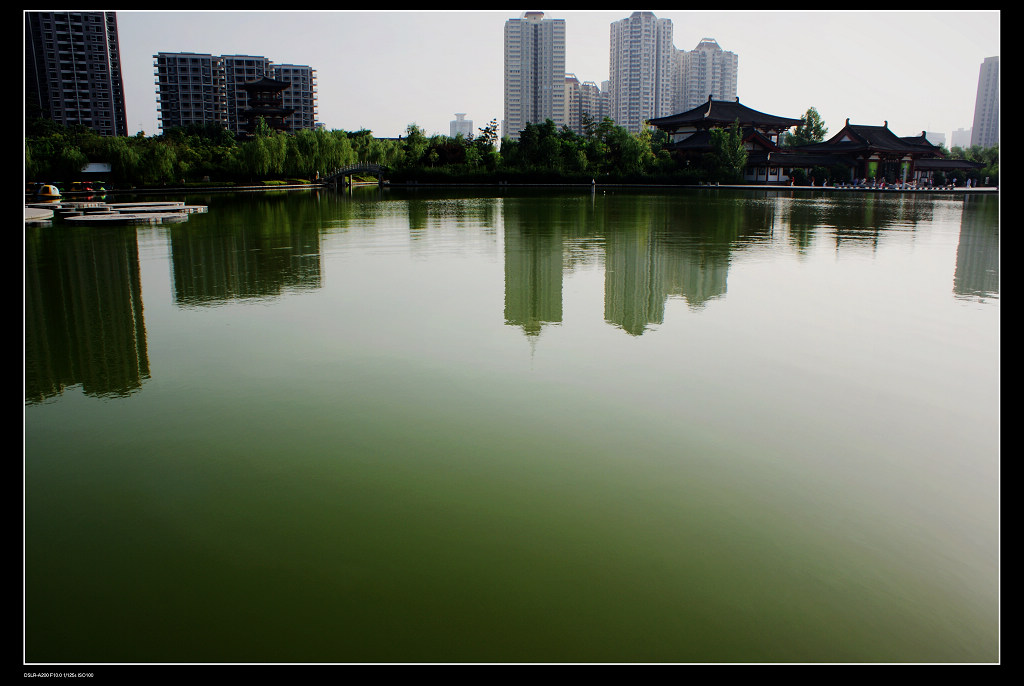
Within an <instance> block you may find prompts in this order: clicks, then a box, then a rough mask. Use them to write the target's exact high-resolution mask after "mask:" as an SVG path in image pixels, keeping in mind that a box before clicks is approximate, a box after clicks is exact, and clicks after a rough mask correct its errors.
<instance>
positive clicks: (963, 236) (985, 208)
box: [953, 195, 999, 299]
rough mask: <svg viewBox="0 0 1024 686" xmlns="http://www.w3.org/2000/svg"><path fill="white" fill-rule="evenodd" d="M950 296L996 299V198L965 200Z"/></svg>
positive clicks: (997, 294)
mask: <svg viewBox="0 0 1024 686" xmlns="http://www.w3.org/2000/svg"><path fill="white" fill-rule="evenodd" d="M953 293H954V294H955V295H956V296H957V297H961V298H978V299H984V298H997V297H999V198H998V197H995V196H988V195H985V196H968V197H965V198H964V211H963V214H962V215H961V220H960V242H959V243H958V244H957V248H956V271H955V272H954V274H953Z"/></svg>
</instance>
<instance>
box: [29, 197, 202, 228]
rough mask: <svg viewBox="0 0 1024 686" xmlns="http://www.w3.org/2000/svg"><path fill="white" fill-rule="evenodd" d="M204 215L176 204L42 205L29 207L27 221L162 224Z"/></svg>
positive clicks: (199, 207)
mask: <svg viewBox="0 0 1024 686" xmlns="http://www.w3.org/2000/svg"><path fill="white" fill-rule="evenodd" d="M202 212H206V206H205V205H186V204H185V203H183V202H173V201H172V202H136V203H128V202H124V203H105V202H95V201H82V202H76V201H60V202H40V203H26V204H25V221H44V220H45V219H49V218H52V217H53V215H54V214H55V213H56V214H58V215H60V217H61V219H63V220H64V221H67V222H75V223H84V224H162V223H176V222H183V221H186V220H187V219H188V215H190V214H195V213H202ZM44 215H45V216H44Z"/></svg>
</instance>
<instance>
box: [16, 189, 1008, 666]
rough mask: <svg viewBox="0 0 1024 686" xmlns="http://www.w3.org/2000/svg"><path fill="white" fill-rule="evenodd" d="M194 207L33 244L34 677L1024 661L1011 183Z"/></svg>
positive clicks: (32, 238) (28, 567)
mask: <svg viewBox="0 0 1024 686" xmlns="http://www.w3.org/2000/svg"><path fill="white" fill-rule="evenodd" d="M161 199H166V198H161ZM175 199H181V200H185V201H186V202H187V203H189V204H205V205H208V208H209V211H208V212H207V213H205V214H193V215H191V216H190V217H189V219H188V220H187V221H185V222H182V223H177V224H161V225H154V226H148V225H147V226H127V227H126V226H120V227H105V228H79V227H75V226H72V225H71V224H70V223H67V222H64V221H62V220H61V219H55V220H54V222H53V223H52V224H51V225H49V226H31V227H29V226H27V227H26V229H25V232H26V233H25V284H24V290H25V313H24V316H25V324H24V329H25V380H24V386H25V389H24V399H25V400H24V425H25V428H24V491H25V495H24V498H25V500H24V506H25V507H24V539H25V540H24V657H25V660H26V661H27V662H36V663H45V664H50V663H61V662H64V663H76V664H77V663H123V662H128V663H149V662H170V663H181V662H184V663H207V662H217V663H265V662H280V663H306V662H317V663H321V662H327V663H346V662H994V661H998V660H999V488H998V487H999V447H1000V446H999V410H1000V402H999V386H1000V384H999V369H1000V346H999V323H1000V317H999V271H998V266H999V210H998V205H999V203H998V201H999V199H998V197H997V196H979V197H963V196H956V195H935V196H929V195H924V194H921V195H913V194H898V193H884V194H883V193H877V194H872V193H866V194H865V193H856V192H847V193H842V192H837V193H832V194H829V193H827V192H821V193H815V192H804V193H793V192H792V191H786V190H780V191H726V190H666V191H658V192H640V191H633V192H628V191H618V190H616V191H612V190H608V191H602V190H600V189H599V190H598V191H597V192H596V193H591V192H590V191H589V190H585V191H581V192H574V191H546V192H545V191H536V192H527V191H512V190H509V191H506V192H504V193H501V194H495V193H494V192H492V191H473V190H467V191H464V192H460V193H447V192H443V191H431V190H420V191H415V192H410V191H401V190H398V189H394V190H386V191H383V192H381V191H379V190H377V189H357V191H356V192H354V193H349V194H346V193H330V192H309V191H302V192H288V193H285V192H277V193H265V194H236V195H232V194H212V195H208V196H182V197H180V198H175ZM117 200H121V199H120V198H117Z"/></svg>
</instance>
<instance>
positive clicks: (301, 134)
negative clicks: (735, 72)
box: [25, 118, 746, 187]
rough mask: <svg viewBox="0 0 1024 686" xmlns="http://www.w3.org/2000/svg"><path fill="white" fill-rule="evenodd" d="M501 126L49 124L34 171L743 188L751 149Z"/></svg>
mask: <svg viewBox="0 0 1024 686" xmlns="http://www.w3.org/2000/svg"><path fill="white" fill-rule="evenodd" d="M497 132H498V123H497V121H496V120H491V122H490V123H489V124H488V125H487V126H485V127H483V128H481V129H479V130H478V135H476V136H468V137H467V136H462V135H461V134H460V135H458V136H455V137H454V138H453V137H448V136H441V135H435V136H427V135H426V134H425V133H424V131H423V129H421V128H420V127H419V126H417V125H416V124H410V125H409V126H408V128H407V130H406V135H405V136H404V137H402V138H399V139H382V138H376V137H374V136H373V134H372V132H371V131H368V130H361V131H351V132H350V131H341V130H333V131H328V130H325V129H314V130H301V131H297V132H294V133H283V132H279V131H274V130H271V129H270V128H269V127H267V126H266V125H265V124H261V125H260V126H258V127H257V130H256V132H255V134H254V135H253V136H251V137H245V138H236V137H235V136H234V135H233V134H232V133H231V132H230V131H227V130H226V129H224V128H223V127H219V126H213V125H203V126H200V125H196V126H189V127H184V128H175V129H172V130H170V131H167V132H165V133H163V134H161V135H159V136H151V137H147V136H145V135H144V134H142V133H140V134H139V135H137V136H118V137H110V136H100V135H98V134H96V133H95V132H93V131H91V130H90V129H88V128H86V127H83V126H72V127H64V126H62V125H60V124H57V123H54V122H52V121H49V120H44V119H38V120H34V121H32V122H30V123H29V124H28V125H27V126H26V138H25V174H26V178H27V180H28V181H30V182H70V181H73V180H77V179H79V177H80V170H81V169H82V167H83V166H84V165H85V164H86V163H87V162H94V163H107V164H109V165H110V175H109V178H108V179H107V180H108V182H109V183H110V184H112V185H114V186H117V187H147V186H150V187H151V186H161V185H175V184H182V183H185V184H188V183H223V184H239V183H266V182H274V181H309V180H315V179H316V178H318V177H323V176H324V175H326V174H329V173H330V172H332V171H333V170H335V169H338V168H340V167H343V166H346V165H350V164H354V163H356V162H369V163H375V164H380V165H383V166H386V167H388V168H389V169H390V170H391V172H390V177H391V179H392V180H394V181H397V182H401V181H409V180H418V181H423V182H431V181H462V182H472V181H488V182H495V181H506V182H513V183H514V182H535V183H545V182H548V183H557V182H587V183H589V182H590V181H591V180H595V181H602V182H609V181H619V182H659V181H660V182H674V183H698V182H715V181H718V182H733V181H738V180H739V179H740V177H741V174H742V169H743V165H744V164H745V163H746V153H745V151H743V146H742V142H741V141H740V140H739V130H738V128H737V127H733V128H732V129H728V130H723V131H722V132H718V133H715V134H714V136H713V144H714V145H715V146H716V147H715V151H714V152H712V153H710V154H707V155H704V156H703V157H700V158H696V159H691V160H689V161H688V162H680V161H679V160H677V159H676V158H674V157H673V156H672V155H671V154H670V153H669V151H668V150H667V149H666V143H667V142H668V140H667V136H666V134H665V133H664V132H662V131H657V130H651V129H645V130H644V131H642V132H641V133H638V134H634V133H630V132H629V131H627V130H626V129H624V128H623V127H620V126H617V125H615V124H614V122H612V120H611V119H607V118H606V119H604V120H603V121H600V122H597V121H593V120H588V121H586V122H585V124H584V131H583V133H576V132H574V131H572V130H570V129H569V128H568V127H564V126H563V127H558V126H557V125H556V124H555V123H554V122H552V121H551V120H547V121H545V122H544V123H541V124H529V125H527V127H526V129H525V130H524V131H522V132H521V134H520V136H519V138H518V140H513V139H511V138H508V137H505V138H502V139H499V138H498V134H497Z"/></svg>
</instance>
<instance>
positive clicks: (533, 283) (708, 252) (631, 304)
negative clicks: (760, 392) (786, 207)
mask: <svg viewBox="0 0 1024 686" xmlns="http://www.w3.org/2000/svg"><path fill="white" fill-rule="evenodd" d="M639 202H640V205H639V208H640V209H639V210H638V206H637V203H638V200H637V199H636V198H624V199H618V198H616V199H609V200H600V201H597V202H596V203H582V204H578V205H568V206H566V205H564V204H557V203H554V204H550V205H549V204H546V203H545V202H544V201H543V200H541V199H534V200H530V201H517V200H512V201H507V202H506V203H505V204H504V206H503V211H504V226H505V322H506V324H509V325H514V326H519V327H521V328H522V329H523V331H524V332H525V333H526V334H527V335H528V336H536V335H539V333H540V332H541V329H542V328H543V326H544V325H548V324H556V323H560V322H561V321H562V282H563V278H564V275H565V273H566V272H571V271H572V270H573V269H574V268H575V266H577V265H579V264H583V263H586V262H591V261H592V262H595V263H603V265H604V271H605V289H604V320H605V321H606V322H608V323H609V324H611V325H613V326H616V327H618V328H621V329H622V330H624V331H626V332H627V333H629V334H631V335H634V336H639V335H641V334H643V333H644V332H645V331H646V330H647V329H648V328H649V327H650V326H652V325H658V324H661V323H663V321H664V317H665V305H666V302H667V300H668V299H669V298H674V297H680V298H683V299H684V300H685V301H686V302H687V304H688V305H689V306H690V307H691V308H692V309H700V308H702V307H704V306H705V305H706V303H707V302H708V301H710V300H712V299H714V298H716V297H720V296H722V295H724V294H725V292H726V276H727V272H728V266H729V245H730V240H732V239H734V238H735V237H736V236H737V235H740V234H742V228H737V227H734V226H728V227H726V228H725V231H726V234H725V235H721V234H720V233H718V232H717V231H716V228H712V229H710V230H709V227H708V225H707V224H706V223H703V222H702V219H703V218H704V217H703V215H702V214H701V213H700V211H699V210H697V211H696V215H691V214H689V213H688V212H687V211H682V212H680V210H679V209H678V208H679V205H678V204H677V203H675V202H667V203H666V202H661V203H659V204H657V206H655V207H651V206H650V203H649V199H645V200H641V201H639ZM619 203H627V204H628V205H629V207H627V208H622V207H620V206H619ZM622 209H625V210H626V211H624V212H623V211H622ZM620 216H621V217H630V224H629V225H623V224H622V223H621V222H620V220H619V217H620ZM747 219H749V217H748V218H747ZM742 225H743V222H742V221H741V222H740V224H739V225H738V226H739V227H742ZM751 225H752V226H759V225H760V222H759V220H758V221H755V222H753V224H751ZM720 228H721V227H720V226H719V227H717V229H720ZM588 253H594V254H596V255H599V257H598V258H597V259H592V258H591V257H590V256H589V255H588Z"/></svg>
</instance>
